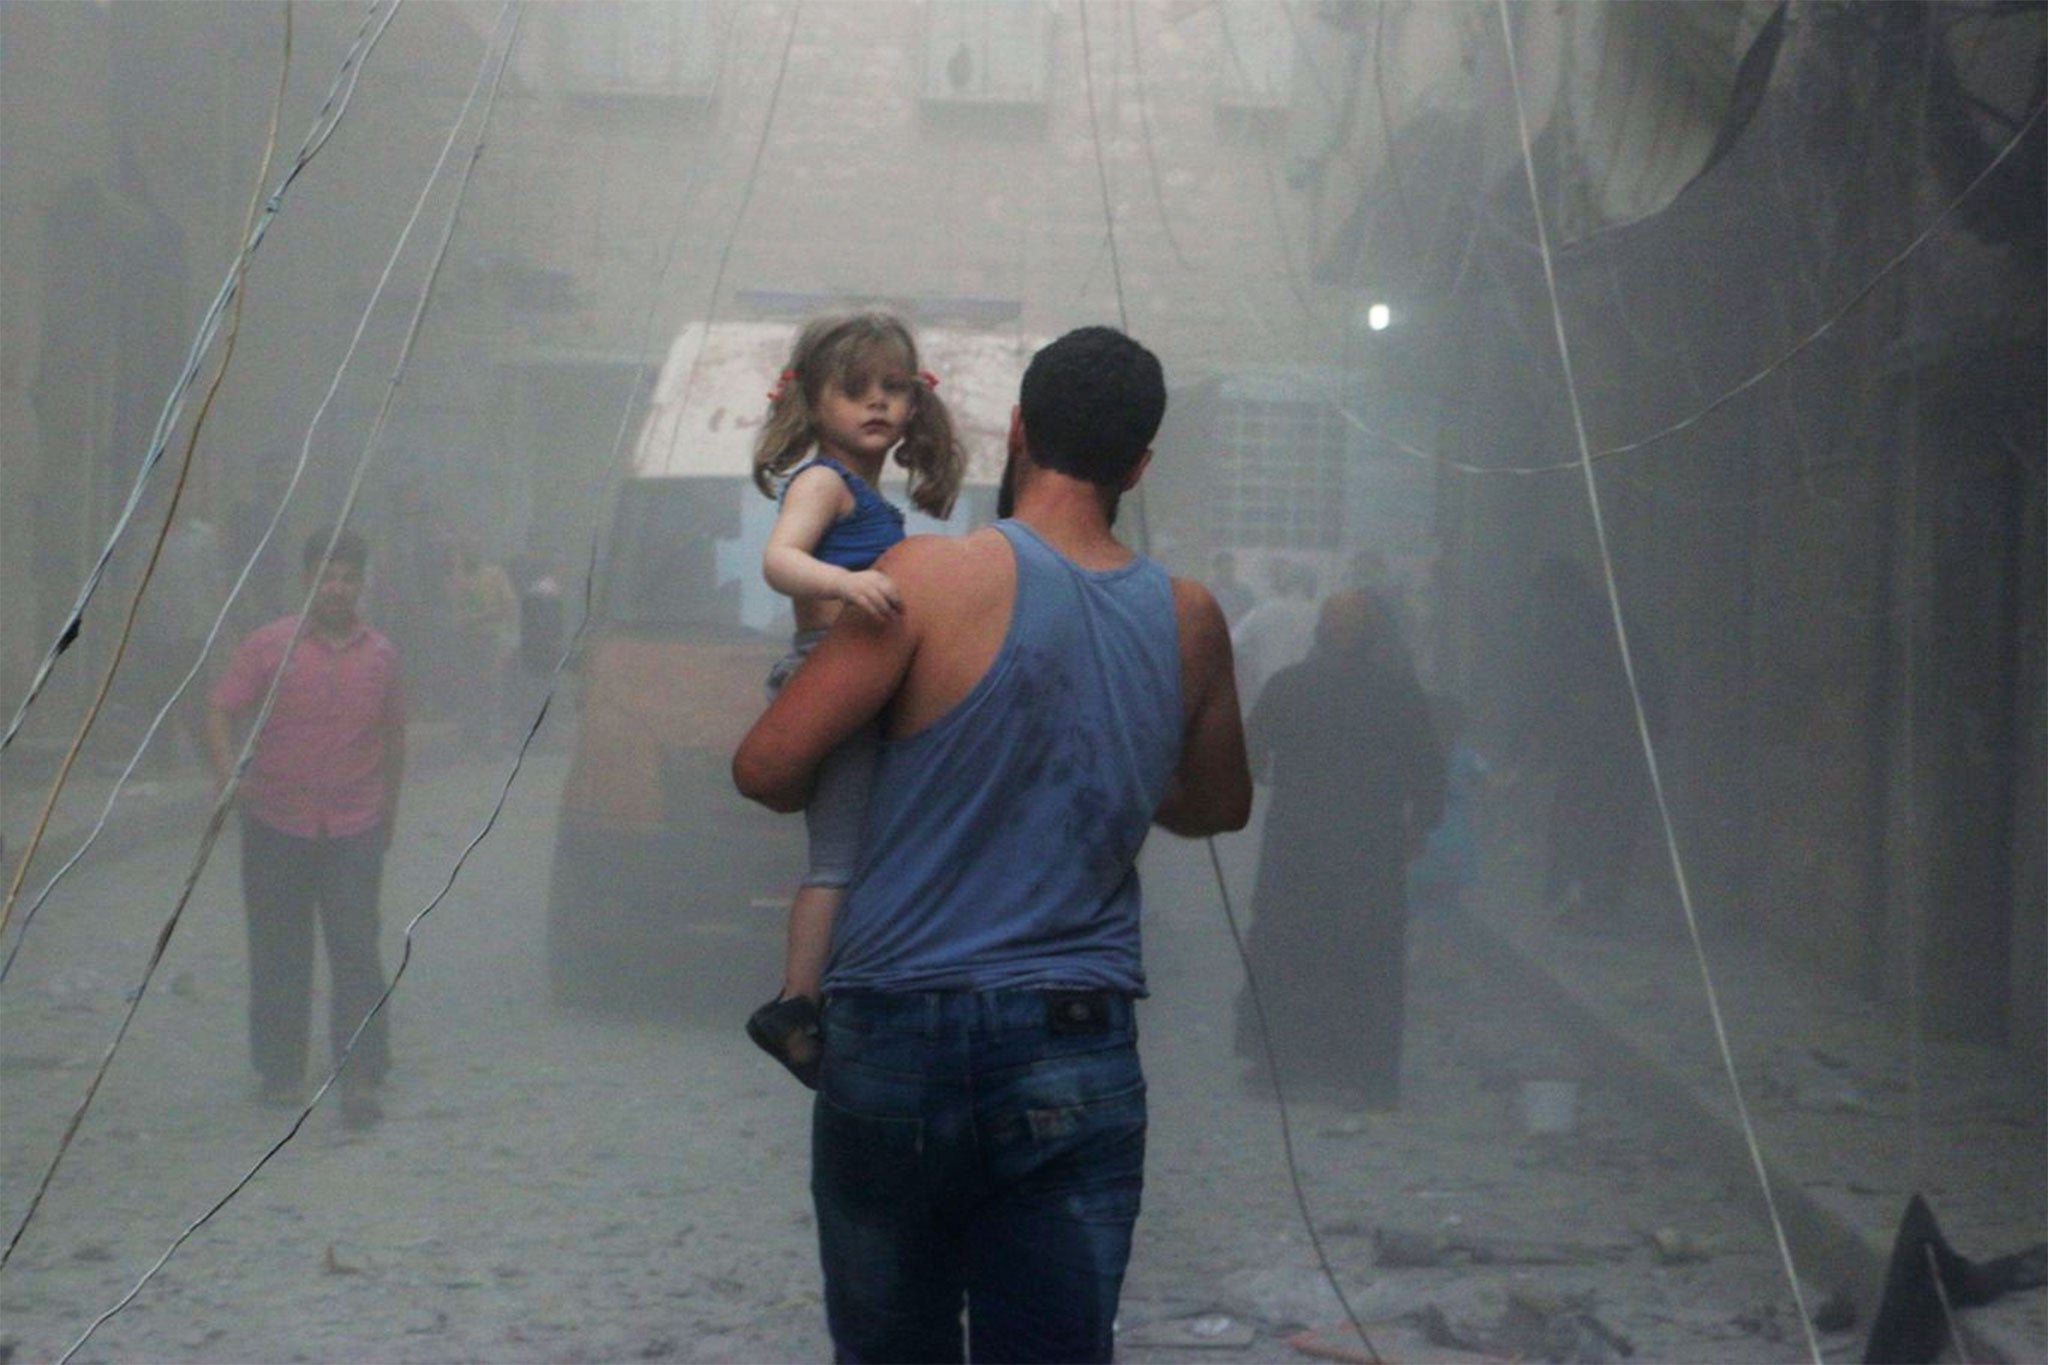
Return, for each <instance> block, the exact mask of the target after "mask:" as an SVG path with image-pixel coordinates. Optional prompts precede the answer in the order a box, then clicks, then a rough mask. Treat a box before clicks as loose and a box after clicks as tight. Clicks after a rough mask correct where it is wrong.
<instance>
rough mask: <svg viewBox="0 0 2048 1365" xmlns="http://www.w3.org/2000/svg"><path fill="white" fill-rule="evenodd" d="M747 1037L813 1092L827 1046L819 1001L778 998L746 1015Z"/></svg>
mask: <svg viewBox="0 0 2048 1365" xmlns="http://www.w3.org/2000/svg"><path fill="white" fill-rule="evenodd" d="M747 1036H748V1037H749V1038H752V1039H753V1040H754V1043H755V1045H756V1046H758V1047H759V1048H760V1049H761V1050H762V1051H763V1052H765V1053H767V1054H768V1055H769V1056H770V1057H773V1058H774V1059H775V1060H776V1061H778V1062H780V1063H782V1065H783V1067H784V1068H785V1069H787V1070H788V1072H789V1074H790V1075H792V1076H794V1077H796V1078H797V1079H798V1080H799V1081H802V1082H803V1083H804V1084H805V1085H806V1086H808V1087H810V1088H811V1089H812V1090H816V1089H817V1088H818V1065H819V1062H820V1061H821V1060H822V1059H823V1057H824V1052H825V1045H824V1041H823V1039H822V1038H821V1037H820V1036H819V1032H818V1006H817V1002H816V1001H813V1000H811V999H810V998H809V997H808V996H802V995H796V996H789V997H783V996H777V997H776V998H775V999H773V1000H770V1001H769V1002H768V1003H767V1004H765V1005H763V1006H761V1008H759V1009H757V1010H755V1011H754V1012H753V1013H752V1014H750V1015H748V1016H747Z"/></svg>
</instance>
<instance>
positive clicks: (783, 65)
mask: <svg viewBox="0 0 2048 1365" xmlns="http://www.w3.org/2000/svg"><path fill="white" fill-rule="evenodd" d="M803 15H804V6H803V0H797V3H796V7H795V8H794V9H792V10H791V11H790V14H789V31H788V32H787V33H785V34H784V35H783V38H782V57H781V59H780V61H778V62H777V63H776V67H775V83H774V84H773V85H771V86H770V87H769V88H768V112H767V113H766V114H764V115H762V118H761V136H760V137H758V138H756V139H755V141H754V158H753V160H752V162H750V163H749V164H748V166H747V182H746V184H745V185H743V186H741V188H740V203H739V207H738V208H736V209H734V210H733V215H732V226H731V228H730V229H729V230H728V231H727V232H726V235H725V245H724V246H723V247H721V248H720V249H719V252H718V267H717V269H716V270H714V271H713V272H712V275H711V296H710V300H709V301H708V302H707V303H706V304H705V306H704V339H703V340H702V341H701V342H699V343H698V345H697V353H696V354H695V355H693V356H691V357H690V368H689V370H688V371H687V372H686V373H685V374H684V375H683V391H682V393H681V394H680V395H679V396H678V397H677V399H676V423H675V428H674V429H673V430H672V431H671V432H670V433H669V438H668V450H667V452H666V454H667V456H668V458H669V459H670V460H671V461H673V458H674V456H675V449H676V443H677V442H678V441H680V440H682V438H683V422H682V413H683V409H684V408H685V407H687V406H688V404H689V398H690V392H691V390H692V389H694V388H695V387H696V384H697V374H698V371H699V370H700V369H701V368H702V366H703V363H704V352H705V351H707V350H709V349H710V345H711V321H712V319H713V318H715V317H717V316H718V291H719V290H720V289H721V288H723V287H724V285H725V272H726V268H727V267H728V266H730V265H731V264H732V249H733V246H734V244H735V243H737V242H738V241H739V236H740V226H741V225H742V224H743V223H745V222H746V219H747V207H748V205H750V204H752V203H753V202H754V186H755V185H756V184H758V183H759V181H760V178H761V163H762V162H763V161H764V160H765V159H766V157H767V155H768V135H769V134H770V133H771V132H773V131H774V129H775V113H776V110H778V109H780V108H781V107H782V86H783V82H784V81H785V80H787V79H788V77H789V58H790V53H791V52H793V51H794V50H795V48H796V26H797V23H798V21H799V20H801V19H802V18H803Z"/></svg>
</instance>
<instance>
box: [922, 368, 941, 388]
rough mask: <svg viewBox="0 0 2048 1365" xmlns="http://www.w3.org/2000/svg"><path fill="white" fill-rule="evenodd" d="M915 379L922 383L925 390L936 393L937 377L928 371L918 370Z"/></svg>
mask: <svg viewBox="0 0 2048 1365" xmlns="http://www.w3.org/2000/svg"><path fill="white" fill-rule="evenodd" d="M917 377H918V378H919V379H922V380H923V381H924V386H925V387H926V388H928V389H930V390H932V391H933V392H935V393H936V392H937V391H938V387H939V377H938V376H937V375H935V374H933V373H932V372H931V371H930V370H919V371H918V372H917Z"/></svg>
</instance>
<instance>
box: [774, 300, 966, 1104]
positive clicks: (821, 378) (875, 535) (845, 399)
mask: <svg viewBox="0 0 2048 1365" xmlns="http://www.w3.org/2000/svg"><path fill="white" fill-rule="evenodd" d="M937 386H938V380H937V379H935V378H934V377H933V376H932V375H931V374H929V373H928V372H925V371H922V370H920V369H919V368H918V360H917V344H916V343H915V342H914V341H913V340H912V339H911V336H910V332H909V329H908V328H906V327H905V326H904V325H903V324H902V323H901V322H899V321H897V320H896V319H895V318H894V317H892V316H890V315H889V314H886V313H857V314H853V315H851V316H845V317H828V318H819V319H817V320H815V321H813V322H811V323H810V324H809V325H807V326H806V327H805V328H804V329H803V332H802V333H801V334H800V335H799V336H798V337H797V341H796V348H795V350H794V351H792V352H791V354H790V358H789V364H788V366H787V367H786V368H785V369H784V370H783V372H782V378H781V381H780V382H779V383H778V384H777V385H776V387H775V391H774V392H773V393H771V394H769V396H768V397H769V403H770V406H769V409H768V421H767V423H766V424H765V425H764V426H763V427H762V429H761V435H760V437H759V439H758V440H756V441H755V443H754V482H755V484H756V485H757V486H758V487H759V488H760V489H761V491H762V493H764V494H765V495H767V496H769V497H775V496H777V485H778V483H779V484H780V497H781V501H782V510H781V512H780V513H779V514H778V515H777V517H776V519H775V528H774V529H773V530H772V531H771V532H769V535H768V549H767V552H766V553H765V554H763V556H762V558H761V568H762V573H763V576H764V577H766V578H767V580H768V585H769V586H770V587H772V588H774V589H775V590H776V591H777V592H780V593H783V594H785V595H786V596H788V597H789V598H790V600H791V604H792V606H793V607H794V609H795V615H796V638H795V640H794V641H793V642H792V643H791V645H790V651H789V653H788V654H787V655H785V656H784V657H783V659H782V660H781V662H779V663H777V664H776V666H775V668H774V670H773V671H772V672H771V673H770V674H769V677H768V690H769V695H770V696H771V697H772V696H773V695H774V694H775V693H776V692H777V691H779V690H780V689H781V687H782V685H783V684H784V683H785V682H787V681H788V679H789V677H790V675H791V674H792V673H794V672H795V671H796V669H797V667H798V665H800V664H801V663H802V662H803V660H804V656H805V655H807V654H808V653H810V651H811V649H812V648H813V647H814V646H815V645H816V644H817V643H818V641H819V640H821V639H823V638H824V635H825V631H826V630H827V628H829V627H830V626H831V624H832V622H833V621H834V620H835V619H837V618H838V616H839V614H840V613H841V612H842V611H858V612H864V613H866V614H867V615H869V616H872V617H875V618H877V619H887V618H888V617H890V616H893V615H894V614H895V613H896V612H897V611H898V610H900V609H901V606H902V604H901V602H900V600H899V599H898V597H897V595H896V585H895V584H893V583H891V582H890V581H889V577H888V575H887V574H884V573H882V572H880V571H879V570H877V569H875V568H874V567H873V566H874V562H875V561H876V560H877V559H879V558H880V557H881V555H882V552H883V551H884V550H887V549H888V548H889V547H890V546H891V545H894V544H895V543H896V542H897V541H899V540H901V539H903V513H902V512H901V511H900V510H899V509H898V508H896V507H894V506H892V505H891V504H890V503H889V502H888V501H887V500H886V499H884V498H883V497H882V495H881V493H880V492H879V491H878V485H879V484H880V483H881V479H882V470H883V465H884V463H885V462H886V460H887V458H888V456H889V454H890V452H891V451H894V452H895V457H896V463H897V464H899V465H901V466H903V467H904V468H905V469H908V470H909V471H910V500H911V502H912V503H914V504H915V505H916V506H917V507H918V509H919V510H920V511H923V512H927V513H929V514H931V515H932V516H934V517H944V516H946V515H947V514H948V513H950V512H951V511H952V510H953V499H954V497H955V495H956V494H958V492H959V491H960V481H961V478H962V476H963V475H964V474H965V472H966V466H967V457H966V452H965V451H964V450H962V449H961V446H960V442H959V440H958V438H957V437H956V436H955V435H954V432H953V420H952V417H951V415H950V414H948V412H947V411H946V406H945V404H944V403H943V402H941V401H940V400H939V396H938V393H937V392H936V390H937ZM875 739H876V736H875V732H874V731H873V730H872V729H870V730H868V731H864V732H863V733H861V734H858V735H855V736H854V737H853V738H852V739H849V740H848V741H847V742H846V743H845V744H844V745H842V746H840V748H839V749H838V750H837V751H836V752H834V753H833V755H832V757H831V758H829V759H827V760H826V762H825V765H824V766H823V767H822V768H821V769H820V770H819V772H818V781H817V787H816V790H815V791H814V792H813V793H812V796H811V802H810V805H809V806H808V807H807V808H806V809H805V811H804V825H805V831H806V833H807V834H808V835H809V838H810V869H809V871H808V872H807V873H806V874H805V876H804V880H803V885H802V887H801V888H800V889H799V890H798V891H797V894H796V899H795V901H794V903H792V905H791V906H790V912H789V945H788V953H787V958H786V962H785V966H784V969H783V982H782V991H781V993H780V994H779V995H777V996H776V998H775V999H773V1000H771V1001H769V1002H768V1003H767V1004H766V1005H763V1006H762V1007H761V1008H760V1009H758V1010H756V1011H754V1014H753V1016H752V1017H751V1018H749V1019H748V1020H747V1034H748V1036H749V1037H751V1038H752V1039H753V1040H754V1041H755V1042H756V1043H758V1044H760V1046H761V1047H762V1048H764V1049H766V1050H767V1052H768V1053H769V1054H770V1055H771V1056H773V1057H774V1058H775V1059H776V1060H777V1061H779V1062H781V1063H782V1064H783V1065H784V1066H786V1067H788V1068H789V1070H790V1071H791V1073H792V1074H794V1075H795V1076H796V1078H797V1079H798V1080H800V1081H802V1082H803V1083H804V1084H806V1085H809V1086H812V1087H815V1086H816V1084H817V1067H818V1053H819V1044H818V1029H817V1017H818V1016H817V998H818V984H819V981H820V979H821V978H822V977H823V975H824V971H825V958H826V955H827V952H828V950H829V948H830V946H831V939H832V920H833V917H834V915H836V914H837V912H838V909H839V904H840V901H841V900H843V899H844V898H845V895H846V886H847V883H848V882H849V881H850V880H851V879H852V877H853V868H854V861H855V859H856V858H857V856H858V855H859V853H860V832H861V822H862V819H863V816H864V815H865V812H866V809H867V795H868V784H869V782H870V780H871V778H872V776H873V772H874V760H875Z"/></svg>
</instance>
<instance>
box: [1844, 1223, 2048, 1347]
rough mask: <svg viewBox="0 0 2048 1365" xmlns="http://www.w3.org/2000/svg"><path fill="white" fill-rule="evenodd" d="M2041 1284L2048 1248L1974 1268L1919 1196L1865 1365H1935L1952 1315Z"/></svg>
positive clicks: (1900, 1239) (1888, 1272)
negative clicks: (1880, 1364)
mask: <svg viewBox="0 0 2048 1365" xmlns="http://www.w3.org/2000/svg"><path fill="white" fill-rule="evenodd" d="M2043 1284H2048V1243H2042V1244H2039V1245H2036V1246H2032V1247H2029V1248H2027V1249H2026V1250H2025V1251H2017V1252H2013V1253H2012V1254H2010V1255H2007V1256H1998V1257H1994V1258H1992V1259H1991V1260H1988V1261H1982V1262H1978V1261H1971V1260H1969V1259H1968V1258H1966V1257H1963V1256H1959V1255H1957V1254H1956V1252H1955V1249H1954V1248H1953V1247H1951V1246H1949V1244H1948V1239H1947V1238H1946V1237H1943V1236H1942V1235H1941V1227H1940V1225H1939V1224H1937V1223H1936V1222H1935V1221H1934V1211H1933V1210H1932V1209H1930V1208H1928V1207H1927V1201H1926V1200H1925V1199H1922V1198H1921V1197H1920V1196H1919V1195H1917V1194H1916V1195H1914V1196H1913V1197H1912V1198H1911V1199H1909V1200H1908V1201H1906V1213H1905V1217H1903V1218H1902V1219H1900V1220H1899V1233H1898V1236H1897V1238H1896V1239H1894V1240H1893V1242H1892V1258H1891V1263H1890V1265H1888V1266H1887V1267H1886V1268H1885V1275H1884V1294H1883V1296H1882V1297H1881V1298H1880V1299H1879V1300H1878V1302H1877V1315H1876V1317H1875V1318H1874V1319H1873V1320H1872V1322H1871V1324H1870V1340H1869V1342H1868V1343H1867V1344H1866V1345H1865V1346H1864V1348H1863V1358H1864V1359H1865V1360H1867V1361H1886V1362H1893V1365H1919V1363H1920V1362H1924V1361H1932V1360H1934V1359H1935V1358H1936V1357H1937V1356H1939V1355H1940V1354H1941V1350H1942V1348H1943V1347H1944V1346H1945V1345H1947V1344H1948V1338H1949V1335H1950V1332H1951V1325H1950V1322H1949V1313H1948V1310H1949V1309H1950V1308H1974V1307H1976V1306H1977V1305H1979V1304H1986V1303H1990V1302H1991V1301H1992V1300H1994V1299H1998V1298H2002V1297H2003V1296H2005V1295H2006V1294H2009V1293H2011V1292H2012V1291H2014V1290H2017V1289H2038V1288H2040V1287H2041V1286H2042V1285H2043Z"/></svg>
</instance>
